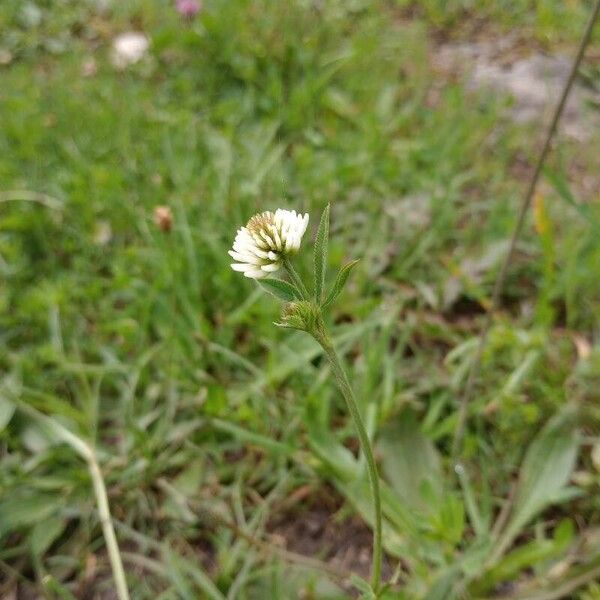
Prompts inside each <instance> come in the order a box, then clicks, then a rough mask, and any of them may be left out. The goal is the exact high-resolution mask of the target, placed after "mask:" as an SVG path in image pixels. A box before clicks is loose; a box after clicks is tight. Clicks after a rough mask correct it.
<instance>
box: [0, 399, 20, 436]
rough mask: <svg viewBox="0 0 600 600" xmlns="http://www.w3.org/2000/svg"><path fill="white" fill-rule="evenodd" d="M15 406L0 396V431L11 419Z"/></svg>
mask: <svg viewBox="0 0 600 600" xmlns="http://www.w3.org/2000/svg"><path fill="white" fill-rule="evenodd" d="M15 408H16V407H15V405H14V404H13V403H12V402H10V401H9V400H8V399H7V398H5V397H4V396H2V395H0V431H2V430H3V429H4V428H5V427H6V426H7V425H8V424H9V423H10V420H11V419H12V416H13V414H14V412H15Z"/></svg>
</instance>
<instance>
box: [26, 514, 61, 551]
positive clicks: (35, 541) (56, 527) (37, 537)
mask: <svg viewBox="0 0 600 600" xmlns="http://www.w3.org/2000/svg"><path fill="white" fill-rule="evenodd" d="M66 526H67V522H66V521H65V519H62V518H60V517H56V516H55V517H51V518H49V519H44V520H42V521H38V522H37V523H36V524H35V525H34V526H33V529H32V530H31V533H30V534H29V547H30V548H31V552H32V553H33V554H34V556H42V555H43V554H44V553H45V552H46V550H48V548H50V546H51V545H52V544H53V543H54V542H55V541H56V540H57V539H58V538H59V537H60V535H61V534H62V532H63V531H64V530H65V527H66Z"/></svg>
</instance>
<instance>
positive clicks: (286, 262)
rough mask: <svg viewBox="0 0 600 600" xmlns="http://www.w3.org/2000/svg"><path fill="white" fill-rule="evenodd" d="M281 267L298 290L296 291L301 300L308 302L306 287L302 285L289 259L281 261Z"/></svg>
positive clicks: (308, 296)
mask: <svg viewBox="0 0 600 600" xmlns="http://www.w3.org/2000/svg"><path fill="white" fill-rule="evenodd" d="M283 266H284V268H285V270H286V271H287V273H288V275H289V276H290V279H291V280H292V283H293V284H294V285H295V286H296V287H297V288H298V290H299V291H300V293H301V294H302V298H303V299H304V300H310V294H309V293H308V290H307V289H306V286H305V285H304V284H303V283H302V279H300V276H299V275H298V273H296V269H294V267H293V265H292V263H291V261H290V259H289V258H284V259H283Z"/></svg>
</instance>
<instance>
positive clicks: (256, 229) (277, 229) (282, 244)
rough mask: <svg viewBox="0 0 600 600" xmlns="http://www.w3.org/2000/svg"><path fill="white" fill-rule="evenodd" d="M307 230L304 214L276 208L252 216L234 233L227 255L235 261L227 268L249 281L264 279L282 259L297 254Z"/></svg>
mask: <svg viewBox="0 0 600 600" xmlns="http://www.w3.org/2000/svg"><path fill="white" fill-rule="evenodd" d="M307 226H308V214H305V215H300V214H298V213H296V211H295V210H283V209H281V208H278V209H277V210H276V211H275V212H274V213H273V212H271V211H266V212H263V213H259V214H257V215H254V216H253V217H252V218H251V219H250V220H249V221H248V223H247V224H246V227H241V228H240V229H238V232H237V235H236V236H235V241H234V242H233V250H230V251H229V254H230V256H231V257H232V258H233V259H234V260H236V261H237V262H235V263H233V264H232V265H231V268H232V269H233V270H234V271H241V272H242V273H243V274H244V275H245V276H246V277H251V278H253V279H262V278H263V277H267V276H268V275H269V273H274V272H275V271H277V270H279V269H280V268H281V266H282V264H283V259H284V257H286V256H291V255H293V254H296V252H298V250H299V249H300V242H301V241H302V236H303V235H304V232H305V231H306V227H307Z"/></svg>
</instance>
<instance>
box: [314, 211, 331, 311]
mask: <svg viewBox="0 0 600 600" xmlns="http://www.w3.org/2000/svg"><path fill="white" fill-rule="evenodd" d="M328 241H329V204H328V205H327V206H326V207H325V210H324V211H323V214H322V215H321V222H320V223H319V230H318V231H317V238H316V240H315V300H316V301H317V303H320V302H321V299H322V297H323V286H324V284H325V272H326V270H327V243H328Z"/></svg>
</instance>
